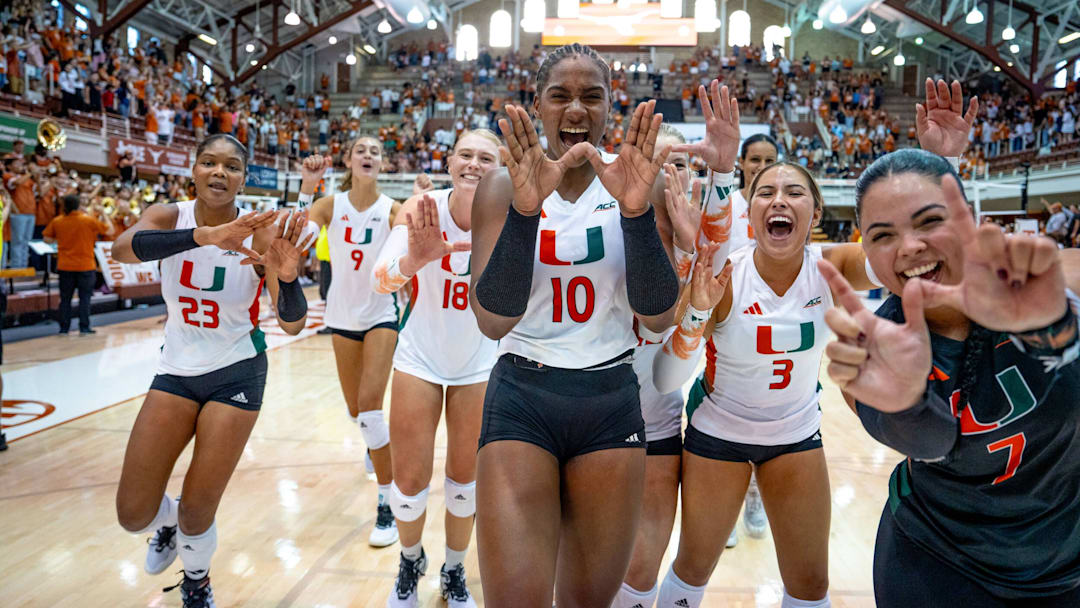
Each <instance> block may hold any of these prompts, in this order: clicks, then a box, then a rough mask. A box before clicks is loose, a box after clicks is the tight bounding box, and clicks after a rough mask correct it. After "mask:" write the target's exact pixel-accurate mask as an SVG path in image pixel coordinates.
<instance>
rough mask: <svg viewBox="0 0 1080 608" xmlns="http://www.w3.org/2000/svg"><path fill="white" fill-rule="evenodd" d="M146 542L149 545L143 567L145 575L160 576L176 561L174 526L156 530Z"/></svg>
mask: <svg viewBox="0 0 1080 608" xmlns="http://www.w3.org/2000/svg"><path fill="white" fill-rule="evenodd" d="M146 542H147V544H149V545H150V547H149V548H147V549H146V565H145V566H144V568H145V569H146V573H147V574H161V573H162V572H164V571H165V569H166V568H168V567H169V566H171V565H172V563H173V562H174V561H176V554H177V551H176V526H162V527H160V528H158V529H157V532H154V536H153V537H151V538H148V539H147V540H146Z"/></svg>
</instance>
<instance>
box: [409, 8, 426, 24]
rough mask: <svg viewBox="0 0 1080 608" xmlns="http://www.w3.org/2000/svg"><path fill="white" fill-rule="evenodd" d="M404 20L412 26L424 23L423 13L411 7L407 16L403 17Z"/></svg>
mask: <svg viewBox="0 0 1080 608" xmlns="http://www.w3.org/2000/svg"><path fill="white" fill-rule="evenodd" d="M405 20H406V21H408V22H409V23H412V24H414V25H415V24H420V23H423V22H424V13H421V12H420V9H419V8H418V7H415V6H414V7H412V10H410V11H409V14H408V15H405Z"/></svg>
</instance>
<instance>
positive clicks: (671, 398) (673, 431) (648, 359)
mask: <svg viewBox="0 0 1080 608" xmlns="http://www.w3.org/2000/svg"><path fill="white" fill-rule="evenodd" d="M673 333H675V328H674V327H671V328H668V330H667V331H666V332H664V339H663V340H660V341H659V342H647V341H645V340H644V339H643V338H641V337H640V336H639V337H638V345H637V347H636V348H635V349H634V372H636V373H637V378H638V384H639V385H640V386H641V390H640V392H639V395H640V398H641V417H642V418H643V419H644V420H645V440H646V441H659V440H661V439H667V438H668V437H675V436H676V435H679V434H680V433H681V432H682V407H683V398H682V390H681V389H680V390H676V391H672V392H670V393H668V394H666V395H661V394H660V392H659V391H657V390H656V385H655V384H653V359H655V358H656V353H658V352H660V351H661V349H663V347H664V343H665V342H667V340H668V338H670V337H671V334H673Z"/></svg>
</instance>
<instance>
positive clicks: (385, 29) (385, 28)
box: [375, 19, 394, 34]
mask: <svg viewBox="0 0 1080 608" xmlns="http://www.w3.org/2000/svg"><path fill="white" fill-rule="evenodd" d="M375 29H376V30H377V31H378V32H379V33H380V34H389V33H390V32H391V31H393V29H394V28H392V27H390V22H389V21H387V20H386V19H383V20H382V21H380V22H379V26H378V27H377V28H375Z"/></svg>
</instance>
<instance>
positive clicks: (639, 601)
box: [611, 583, 659, 608]
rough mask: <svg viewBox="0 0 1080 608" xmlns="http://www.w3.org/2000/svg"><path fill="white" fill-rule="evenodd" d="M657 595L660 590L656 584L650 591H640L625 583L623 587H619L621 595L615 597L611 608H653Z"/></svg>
mask: <svg viewBox="0 0 1080 608" xmlns="http://www.w3.org/2000/svg"><path fill="white" fill-rule="evenodd" d="M657 593H659V590H658V589H657V588H656V584H655V583H653V586H652V589H649V590H648V591H638V590H637V589H634V588H633V587H631V586H630V585H627V584H626V583H623V584H622V587H619V593H617V594H616V595H615V601H614V602H611V608H652V605H653V604H654V603H655V602H656V594H657Z"/></svg>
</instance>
